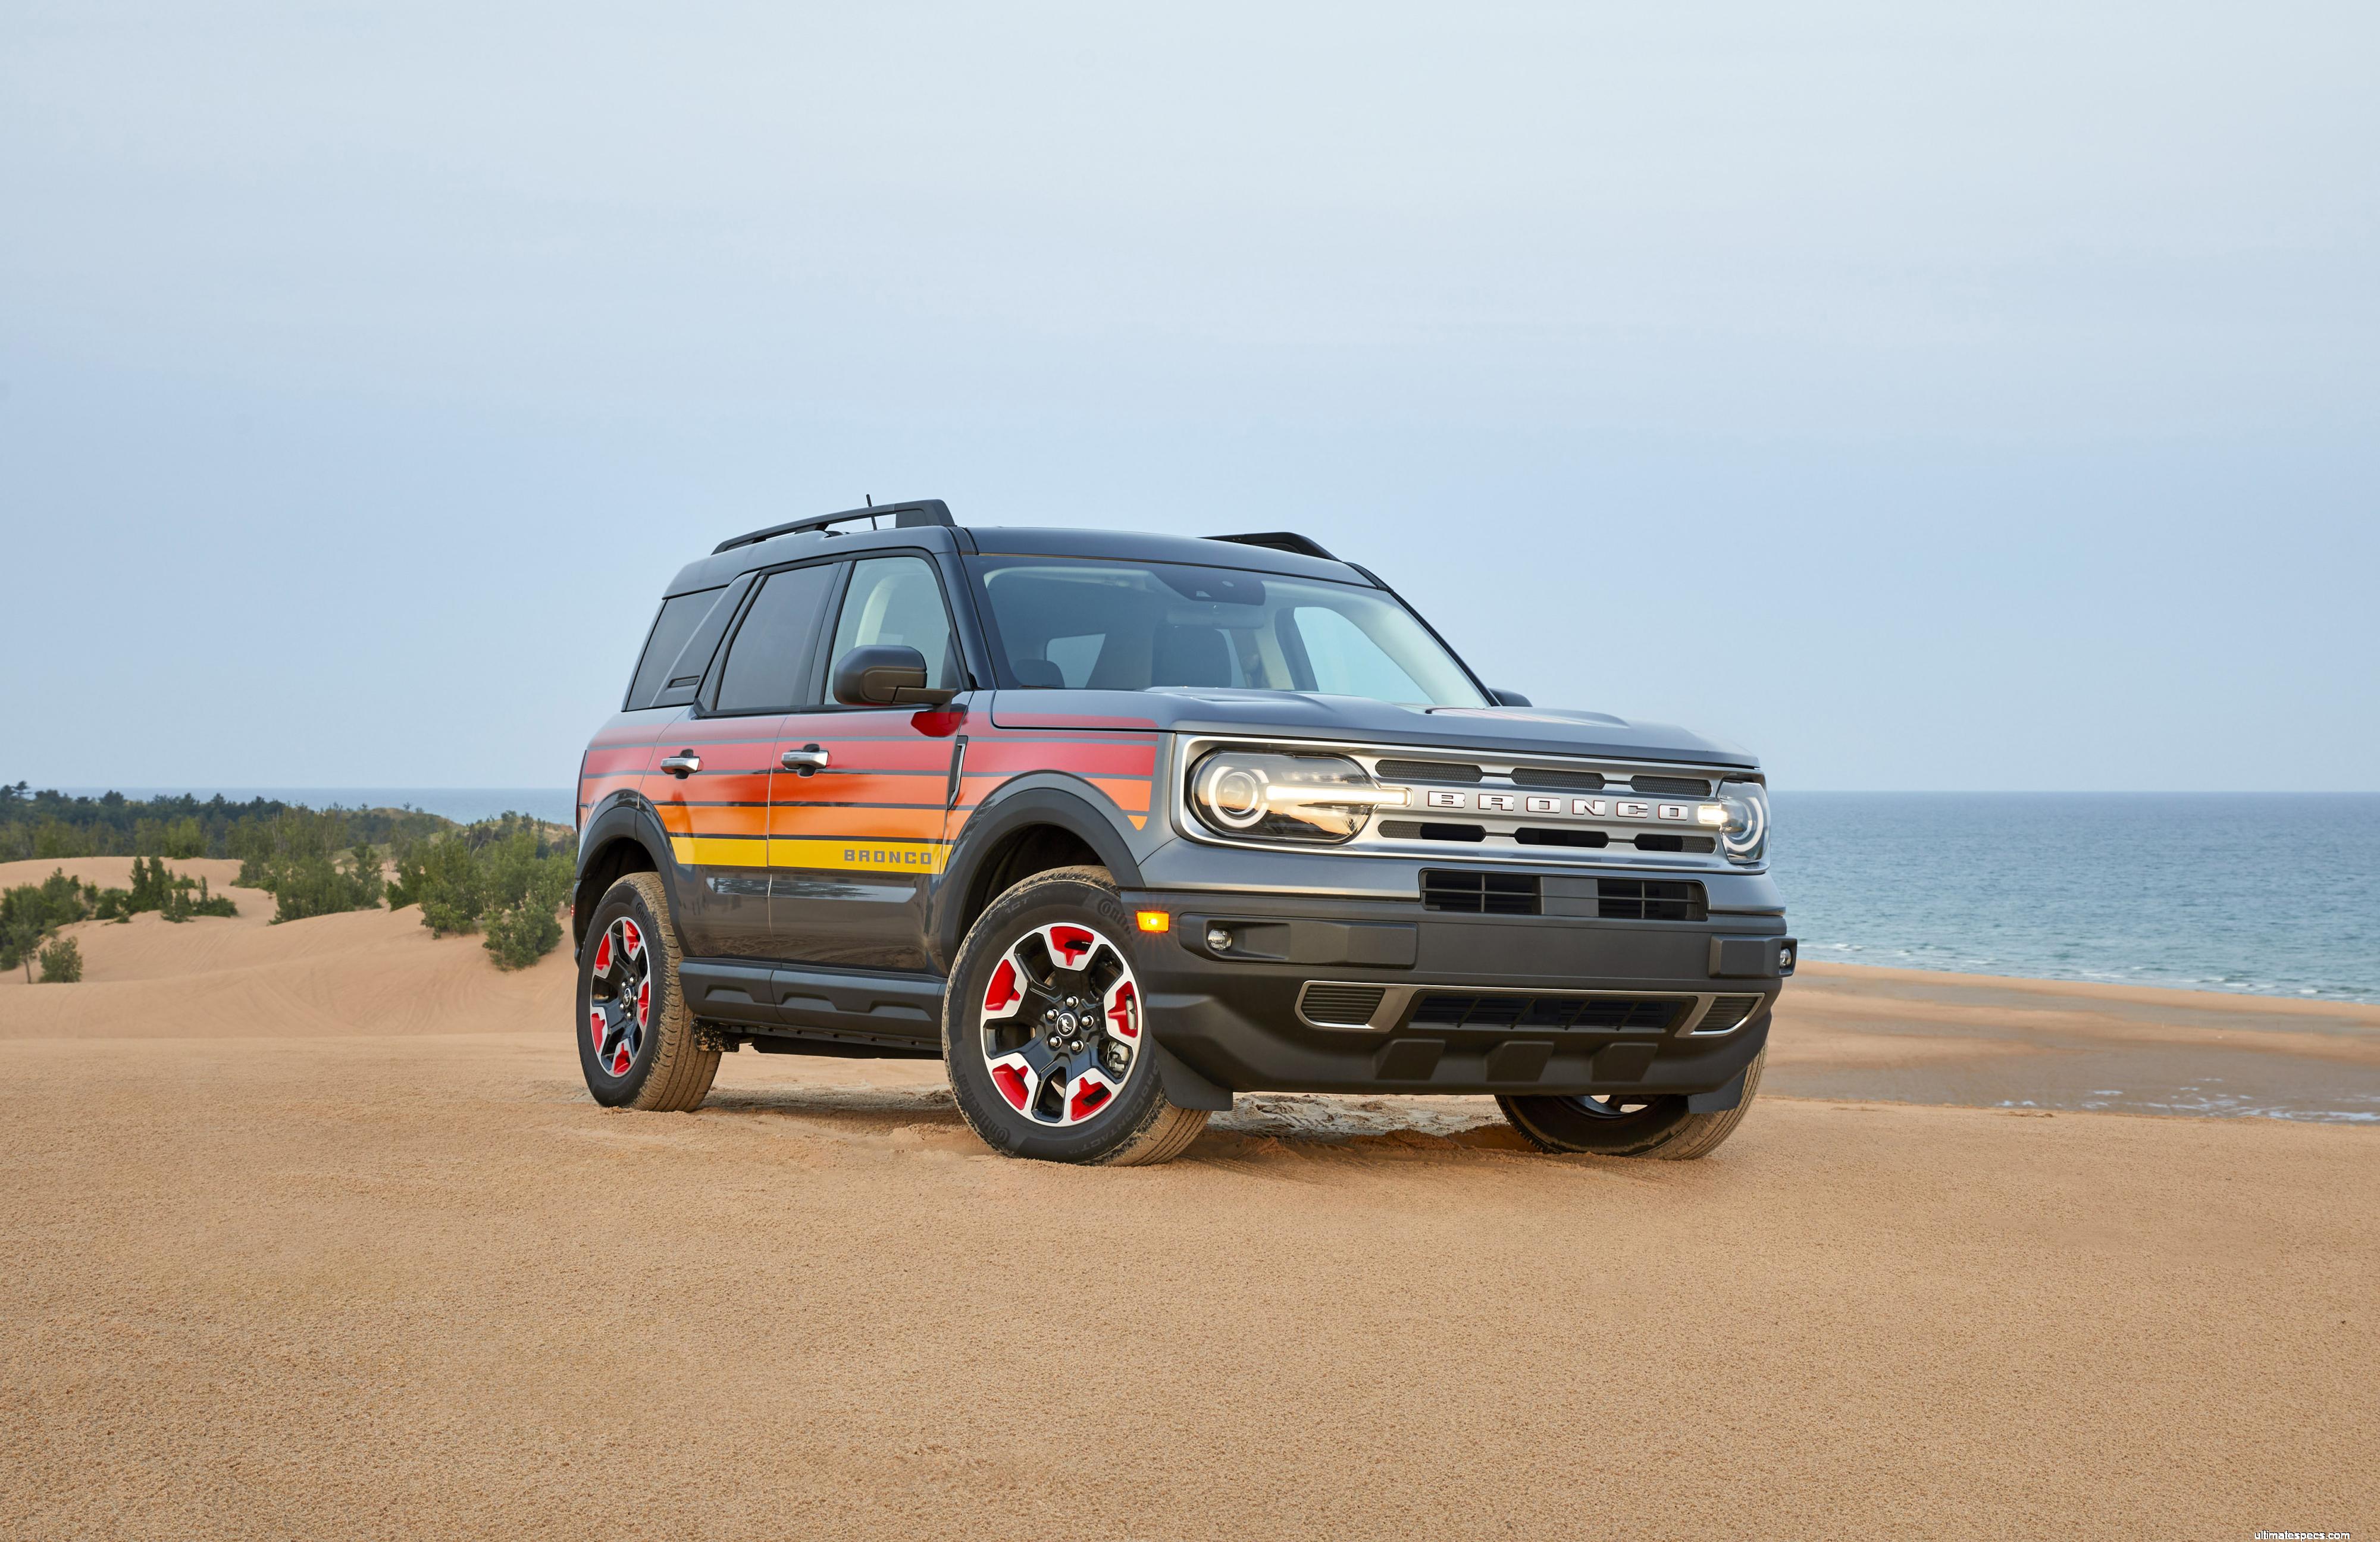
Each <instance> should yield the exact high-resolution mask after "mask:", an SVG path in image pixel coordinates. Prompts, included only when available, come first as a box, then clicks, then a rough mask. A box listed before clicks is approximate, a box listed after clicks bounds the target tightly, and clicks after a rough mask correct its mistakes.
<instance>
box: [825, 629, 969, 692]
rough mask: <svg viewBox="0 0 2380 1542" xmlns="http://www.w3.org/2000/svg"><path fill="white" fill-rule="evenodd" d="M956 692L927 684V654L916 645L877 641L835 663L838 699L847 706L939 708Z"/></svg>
mask: <svg viewBox="0 0 2380 1542" xmlns="http://www.w3.org/2000/svg"><path fill="white" fill-rule="evenodd" d="M958 694H959V693H958V692H956V691H945V690H935V689H932V688H930V687H929V686H927V684H926V656H925V655H924V654H923V653H920V652H918V651H917V650H916V649H914V648H903V647H900V646H899V645H897V644H893V643H875V644H871V645H870V646H868V647H867V648H855V649H853V650H851V651H850V652H848V653H846V654H844V656H843V657H842V658H840V659H838V660H836V661H835V665H834V698H835V699H836V700H837V701H840V702H842V703H843V704H844V706H846V707H894V706H904V705H911V704H914V705H916V706H919V707H939V706H941V704H942V703H943V702H945V701H948V700H949V699H950V698H953V697H954V696H956V695H958Z"/></svg>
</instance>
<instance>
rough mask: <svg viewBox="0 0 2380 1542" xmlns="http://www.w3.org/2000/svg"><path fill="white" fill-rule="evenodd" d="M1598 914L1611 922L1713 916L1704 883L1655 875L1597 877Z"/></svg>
mask: <svg viewBox="0 0 2380 1542" xmlns="http://www.w3.org/2000/svg"><path fill="white" fill-rule="evenodd" d="M1595 913H1596V915H1597V916H1598V917H1602V918H1603V919H1604V920H1607V921H1700V920H1706V919H1707V918H1708V917H1709V916H1710V910H1709V908H1708V905H1706V902H1705V900H1704V897H1703V886H1702V885H1701V884H1699V883H1673V882H1669V881H1666V880H1661V879H1651V878H1606V879H1598V880H1596V885H1595Z"/></svg>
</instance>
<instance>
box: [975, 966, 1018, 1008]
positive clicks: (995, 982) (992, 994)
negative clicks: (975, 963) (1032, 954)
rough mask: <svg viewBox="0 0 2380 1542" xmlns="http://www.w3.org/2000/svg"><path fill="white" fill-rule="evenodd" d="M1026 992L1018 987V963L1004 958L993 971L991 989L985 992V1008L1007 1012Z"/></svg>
mask: <svg viewBox="0 0 2380 1542" xmlns="http://www.w3.org/2000/svg"><path fill="white" fill-rule="evenodd" d="M1024 994H1025V993H1024V992H1023V991H1021V990H1017V989H1016V964H1015V961H1014V960H1013V959H1006V958H1003V959H1002V960H1001V961H1000V967H999V968H997V969H994V970H993V971H992V972H991V989H990V990H987V991H985V992H984V993H983V1010H984V1011H986V1012H1006V1011H1007V1010H1008V1009H1009V1008H1010V1007H1013V1006H1014V1005H1015V1004H1016V1002H1017V1000H1018V998H1020V997H1021V996H1023V995H1024Z"/></svg>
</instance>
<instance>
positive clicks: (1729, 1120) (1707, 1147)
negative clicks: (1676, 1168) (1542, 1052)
mask: <svg viewBox="0 0 2380 1542" xmlns="http://www.w3.org/2000/svg"><path fill="white" fill-rule="evenodd" d="M1767 1059H1768V1049H1767V1046H1766V1045H1763V1046H1762V1047H1761V1050H1760V1052H1759V1053H1758V1054H1756V1055H1755V1056H1753V1057H1752V1063H1751V1064H1750V1065H1747V1066H1745V1067H1744V1068H1743V1097H1742V1098H1741V1099H1738V1100H1737V1102H1736V1105H1735V1107H1733V1108H1731V1109H1721V1110H1719V1111H1717V1112H1714V1113H1690V1112H1688V1111H1687V1110H1686V1100H1685V1099H1683V1098H1657V1099H1653V1100H1652V1101H1651V1102H1650V1103H1648V1104H1646V1105H1645V1107H1644V1108H1643V1109H1641V1110H1635V1111H1630V1112H1627V1113H1624V1114H1620V1115H1616V1116H1615V1115H1611V1114H1597V1113H1593V1112H1591V1111H1589V1109H1588V1108H1587V1107H1585V1106H1583V1100H1582V1099H1575V1098H1541V1097H1529V1098H1498V1099H1496V1106H1497V1107H1498V1108H1500V1109H1502V1110H1503V1111H1504V1117H1505V1118H1506V1119H1507V1120H1509V1121H1511V1122H1512V1128H1514V1129H1516V1130H1518V1131H1520V1132H1521V1134H1522V1135H1525V1136H1527V1137H1528V1139H1529V1141H1530V1143H1531V1144H1532V1145H1534V1146H1536V1147H1537V1148H1538V1149H1539V1150H1541V1151H1556V1152H1561V1153H1565V1154H1573V1155H1575V1154H1580V1153H1585V1154H1591V1155H1594V1156H1601V1157H1654V1158H1658V1159H1659V1160H1663V1161H1676V1162H1684V1161H1693V1160H1695V1159H1696V1158H1698V1157H1707V1156H1709V1155H1710V1154H1711V1153H1712V1152H1713V1151H1716V1150H1718V1148H1719V1147H1720V1145H1721V1144H1722V1143H1724V1142H1725V1141H1726V1139H1727V1137H1728V1136H1730V1135H1733V1134H1735V1127H1736V1126H1737V1125H1738V1124H1741V1123H1743V1116H1744V1114H1745V1113H1747V1112H1749V1111H1751V1108H1752V1095H1753V1094H1754V1093H1755V1092H1757V1091H1759V1090H1760V1068H1761V1066H1762V1065H1763V1064H1765V1063H1766V1062H1767Z"/></svg>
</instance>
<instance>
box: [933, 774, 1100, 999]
mask: <svg viewBox="0 0 2380 1542" xmlns="http://www.w3.org/2000/svg"><path fill="white" fill-rule="evenodd" d="M1077 866H1098V867H1102V868H1106V869H1107V870H1108V871H1109V872H1110V873H1111V874H1112V875H1114V878H1115V881H1116V883H1117V886H1118V887H1120V888H1127V889H1129V888H1137V887H1138V886H1139V885H1140V881H1141V879H1140V864H1139V862H1138V861H1137V860H1136V859H1135V857H1134V856H1133V851H1132V846H1131V844H1130V843H1129V842H1128V841H1127V840H1126V839H1125V837H1124V834H1123V832H1122V831H1121V830H1120V829H1119V828H1118V827H1117V823H1116V821H1115V820H1114V818H1113V817H1112V816H1111V815H1108V814H1107V813H1105V812H1103V811H1102V810H1101V809H1100V808H1099V807H1098V806H1097V805H1095V804H1093V803H1092V802H1091V801H1090V799H1088V798H1086V797H1084V796H1083V795H1081V794H1079V793H1075V792H1073V791H1070V790H1068V789H1067V788H1064V787H1053V786H1046V785H1045V786H1038V787H1026V788H1021V789H1019V790H1017V791H1015V792H1013V793H1008V794H1006V795H1001V796H999V797H998V798H997V799H996V801H991V802H988V803H986V804H985V805H984V806H983V807H979V808H977V810H976V811H975V813H974V814H973V815H972V816H970V817H969V818H968V820H967V822H966V825H965V829H963V830H962V831H961V832H959V838H958V840H957V841H956V842H955V843H953V845H952V847H951V855H950V860H949V862H948V864H947V865H946V866H945V867H944V868H943V869H942V874H941V879H940V880H938V881H937V882H936V884H935V886H934V895H933V903H932V909H931V912H930V914H929V917H928V926H927V935H926V944H927V952H928V953H929V956H931V958H932V959H933V963H934V967H935V968H936V969H938V970H940V971H941V973H943V974H944V975H948V974H949V973H950V969H951V964H952V961H953V959H955V958H956V957H957V956H958V951H959V941H960V940H961V939H963V938H964V937H965V936H966V931H967V928H969V927H971V926H973V925H974V924H975V919H976V917H978V916H980V915H982V914H983V912H984V910H985V908H986V907H987V906H989V905H990V904H991V902H992V901H993V900H994V899H996V898H998V897H999V895H1000V893H1001V892H1002V890H1005V889H1006V888H1008V886H1009V885H1011V884H1013V883H1015V882H1017V881H1018V880H1021V879H1026V878H1029V877H1031V876H1032V875H1033V874H1035V873H1038V872H1046V871H1048V870H1049V869H1050V868H1071V867H1077Z"/></svg>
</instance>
